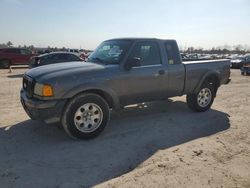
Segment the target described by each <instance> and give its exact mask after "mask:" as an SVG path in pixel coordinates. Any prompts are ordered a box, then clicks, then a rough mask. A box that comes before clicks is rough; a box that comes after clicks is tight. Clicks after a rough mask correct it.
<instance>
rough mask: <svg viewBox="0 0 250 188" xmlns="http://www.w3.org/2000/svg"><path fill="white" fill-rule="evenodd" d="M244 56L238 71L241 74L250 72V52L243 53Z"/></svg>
mask: <svg viewBox="0 0 250 188" xmlns="http://www.w3.org/2000/svg"><path fill="white" fill-rule="evenodd" d="M244 58H245V60H244V63H243V65H242V67H241V68H240V71H241V74H242V75H248V74H250V54H247V55H245V56H244Z"/></svg>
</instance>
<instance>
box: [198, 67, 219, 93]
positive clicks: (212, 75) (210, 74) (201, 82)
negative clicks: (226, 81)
mask: <svg viewBox="0 0 250 188" xmlns="http://www.w3.org/2000/svg"><path fill="white" fill-rule="evenodd" d="M209 77H214V78H215V79H216V80H217V81H218V85H217V87H219V86H220V73H219V72H218V71H209V72H207V73H206V74H205V75H203V77H202V78H201V80H200V82H199V83H198V84H197V86H196V87H195V89H194V91H193V93H198V92H199V90H200V88H201V86H202V84H203V83H204V82H205V80H206V79H207V78H209Z"/></svg>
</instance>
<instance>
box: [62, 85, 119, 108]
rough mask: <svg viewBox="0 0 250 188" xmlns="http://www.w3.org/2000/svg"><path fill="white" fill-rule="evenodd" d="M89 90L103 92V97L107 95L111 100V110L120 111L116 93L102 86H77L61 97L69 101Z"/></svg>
mask: <svg viewBox="0 0 250 188" xmlns="http://www.w3.org/2000/svg"><path fill="white" fill-rule="evenodd" d="M90 90H95V91H100V92H103V93H104V94H105V95H108V96H109V98H110V99H111V100H112V101H111V102H112V104H113V108H114V109H116V110H119V109H120V101H119V98H118V96H117V95H116V93H115V92H114V91H113V90H112V89H110V88H108V87H105V85H103V84H93V83H91V84H84V85H78V86H76V87H74V88H72V89H70V90H69V91H68V92H66V93H65V94H64V95H63V96H62V97H63V98H66V99H71V98H73V97H75V96H76V95H78V94H79V93H83V92H88V91H90Z"/></svg>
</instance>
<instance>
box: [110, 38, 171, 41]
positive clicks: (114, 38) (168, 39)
mask: <svg viewBox="0 0 250 188" xmlns="http://www.w3.org/2000/svg"><path fill="white" fill-rule="evenodd" d="M110 40H163V41H166V40H168V41H175V40H174V39H158V38H147V37H144V38H143V37H128V38H126V37H125V38H113V39H109V40H106V41H110Z"/></svg>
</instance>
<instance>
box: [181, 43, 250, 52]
mask: <svg viewBox="0 0 250 188" xmlns="http://www.w3.org/2000/svg"><path fill="white" fill-rule="evenodd" d="M180 51H181V52H183V53H200V54H246V53H250V49H249V48H248V46H247V45H245V46H243V45H241V44H239V45H236V46H229V45H224V46H218V47H212V48H211V49H203V48H202V47H197V48H195V47H192V46H191V47H186V48H182V47H180Z"/></svg>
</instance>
